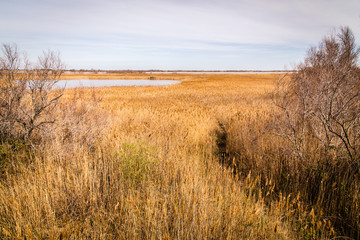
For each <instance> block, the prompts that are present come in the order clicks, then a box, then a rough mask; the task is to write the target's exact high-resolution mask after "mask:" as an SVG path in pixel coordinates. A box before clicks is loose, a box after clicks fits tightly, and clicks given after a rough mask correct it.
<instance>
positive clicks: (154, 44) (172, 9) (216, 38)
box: [0, 0, 360, 66]
mask: <svg viewBox="0 0 360 240" xmlns="http://www.w3.org/2000/svg"><path fill="white" fill-rule="evenodd" d="M2 5H3V6H2V8H1V9H0V32H1V35H2V39H3V41H12V42H18V43H19V44H22V43H24V44H25V45H27V46H26V47H30V48H48V47H52V48H53V47H55V48H60V49H61V50H62V51H65V53H66V55H67V56H69V58H71V56H73V57H74V59H75V58H76V59H78V61H81V56H79V55H77V56H75V53H76V52H78V53H81V54H84V53H86V51H87V54H86V57H87V59H89V56H90V55H91V53H92V52H93V53H96V54H97V55H96V54H95V55H96V56H99V54H98V51H100V50H99V49H102V51H103V54H101V55H102V56H103V57H104V58H106V56H108V58H111V59H115V58H116V57H117V55H115V54H118V55H121V54H124V55H126V56H127V57H128V58H129V59H130V58H139V57H141V56H143V58H144V59H145V58H146V56H148V55H149V54H150V53H158V54H160V53H161V52H163V53H166V54H171V51H173V52H174V53H173V56H174V58H175V57H178V51H193V54H198V55H199V54H200V55H199V56H196V59H198V60H201V59H205V58H207V57H208V56H206V52H208V53H209V54H210V53H211V54H218V55H217V56H221V55H220V54H224V55H226V56H229V55H231V54H229V53H231V52H232V51H233V52H235V53H238V54H239V55H240V53H242V52H252V53H254V52H255V51H256V49H257V48H259V49H261V50H262V51H263V52H266V49H268V51H270V52H274V51H279V54H282V55H283V56H289V57H291V56H293V55H295V53H296V54H299V52H300V49H303V50H302V51H305V50H306V48H307V47H308V46H309V45H310V44H316V43H317V42H318V41H320V40H321V38H322V37H323V36H324V35H325V34H327V33H329V31H330V30H331V29H332V28H333V27H337V26H344V25H347V26H350V27H351V28H352V30H353V31H354V33H355V35H356V37H357V39H358V40H359V39H360V10H359V9H360V1H358V0H347V1H342V0H302V1H297V0H288V1H285V0H272V1H269V0H192V1H190V0H182V1H177V0H152V1H149V0H122V1H115V0H87V1H85V0H63V1H56V0H33V1H27V0H12V1H6V2H5V3H3V4H2ZM281 46H282V48H281ZM285 47H286V48H287V49H285ZM77 49H82V50H77ZM85 49H87V50H85ZM70 50H71V51H72V52H73V55H72V54H71V53H70ZM67 51H69V53H67ZM286 51H290V52H291V51H292V52H293V53H294V54H286ZM131 54H133V55H131ZM188 54H190V53H188ZM201 54H203V55H201ZM194 58H195V57H194ZM229 59H230V58H228V61H230V60H229ZM237 60H239V59H237ZM293 60H294V59H289V62H290V61H293ZM161 61H164V60H161V59H159V63H158V65H159V66H161V64H164V62H161ZM174 61H176V59H175V60H174ZM234 61H235V59H234ZM244 61H245V60H244ZM280 64H281V65H284V64H286V63H278V65H280ZM229 65H231V64H230V62H229Z"/></svg>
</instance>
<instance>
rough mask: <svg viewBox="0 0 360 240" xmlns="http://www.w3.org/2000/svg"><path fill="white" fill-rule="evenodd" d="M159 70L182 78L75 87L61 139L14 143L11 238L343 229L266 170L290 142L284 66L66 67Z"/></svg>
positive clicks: (7, 220)
mask: <svg viewBox="0 0 360 240" xmlns="http://www.w3.org/2000/svg"><path fill="white" fill-rule="evenodd" d="M150 77H153V78H155V79H175V80H180V81H181V82H182V83H181V84H178V85H172V86H165V87H104V88H96V89H90V88H85V89H68V90H66V91H65V95H64V97H63V98H62V105H61V106H62V107H63V108H62V109H59V110H58V112H57V113H56V114H58V116H59V119H68V118H65V117H64V118H62V116H65V115H66V114H65V113H68V114H70V115H71V116H72V118H71V120H68V121H69V122H65V123H64V121H63V122H62V124H57V125H56V127H53V129H52V132H53V134H52V137H51V138H49V139H51V141H50V140H49V141H48V142H47V143H44V144H42V146H41V147H39V149H38V150H37V151H29V150H26V149H25V150H22V148H21V146H20V147H18V148H17V149H16V150H9V149H7V148H6V146H2V149H1V151H2V153H1V154H2V156H3V157H2V158H6V159H8V162H7V163H6V167H2V169H3V170H2V173H1V174H2V175H1V181H0V238H2V239H23V238H24V239H25V238H26V239H321V238H324V239H326V238H330V237H332V236H333V234H334V229H333V227H332V224H331V222H330V220H329V219H328V218H325V217H323V216H322V215H321V213H320V211H316V210H314V209H312V208H311V207H310V208H309V207H307V205H305V204H303V203H302V201H301V196H300V195H298V194H297V193H291V192H290V193H289V192H284V193H286V194H283V193H282V192H281V191H280V190H277V189H278V186H277V185H276V184H273V183H272V182H271V181H272V179H267V180H266V179H265V178H260V177H261V174H264V172H263V171H265V170H264V169H268V171H269V172H276V171H277V170H276V167H277V166H279V165H276V164H274V161H267V159H269V156H271V154H272V153H271V151H269V149H278V147H279V146H283V145H284V144H285V143H284V142H282V140H281V139H280V138H278V137H276V136H274V135H272V134H271V129H269V128H268V127H267V126H268V125H267V124H268V123H270V122H271V121H276V119H275V120H274V119H272V117H271V116H272V115H271V114H272V111H273V104H272V101H271V96H270V93H271V92H272V90H273V88H274V81H276V80H277V79H278V78H279V77H280V75H278V74H253V75H242V74H151V75H150V74H107V75H103V74H90V75H83V76H81V75H71V74H67V75H64V76H63V78H64V79H72V78H89V79H149V78H150ZM74 96H75V97H74ZM74 98H76V99H77V100H76V101H74V102H75V103H74V104H73V105H71V106H72V107H69V106H68V105H67V104H68V103H71V102H72V101H73V99H74ZM89 104H90V105H91V104H92V105H91V106H92V107H91V108H89V107H88V106H89ZM74 122H76V123H78V124H77V125H75V127H72V125H71V123H74ZM15 151H16V154H15V153H14V152H15ZM274 151H275V150H274ZM264 153H267V154H268V155H266V156H265V155H264ZM245 156H246V158H245ZM247 159H248V160H247ZM253 159H256V161H255V160H253ZM279 161H281V159H280V160H279ZM261 166H262V167H261ZM252 169H254V170H253V171H251V170H252ZM259 169H260V170H259ZM292 171H295V169H294V170H292ZM280 174H283V172H281V173H280ZM265 176H266V175H265ZM261 189H262V190H261ZM288 194H289V195H290V196H289V195H288Z"/></svg>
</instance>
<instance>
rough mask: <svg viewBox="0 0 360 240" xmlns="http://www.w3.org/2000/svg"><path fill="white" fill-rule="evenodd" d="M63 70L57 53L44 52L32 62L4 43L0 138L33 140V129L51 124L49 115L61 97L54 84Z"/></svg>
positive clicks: (0, 69)
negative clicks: (36, 60)
mask: <svg viewBox="0 0 360 240" xmlns="http://www.w3.org/2000/svg"><path fill="white" fill-rule="evenodd" d="M62 72H63V63H62V62H61V59H60V57H59V54H57V53H55V52H52V51H50V50H49V51H44V52H43V56H40V57H39V58H38V62H37V63H36V64H35V65H34V64H31V63H30V61H29V60H28V59H27V58H26V56H22V55H20V53H19V51H18V48H17V46H16V45H15V44H13V45H10V44H4V45H3V56H2V57H1V58H0V82H1V88H0V137H1V141H5V140H8V139H22V140H29V141H31V140H34V139H32V137H33V135H34V132H36V131H37V130H39V129H41V128H42V127H43V126H45V125H47V124H51V123H54V122H55V121H56V119H55V118H52V117H50V116H51V114H50V113H51V112H52V111H53V110H54V108H55V107H56V105H57V103H58V100H59V99H60V97H61V96H62V91H61V90H59V91H54V90H53V87H54V85H55V84H56V82H57V81H58V79H59V78H60V76H61V74H62Z"/></svg>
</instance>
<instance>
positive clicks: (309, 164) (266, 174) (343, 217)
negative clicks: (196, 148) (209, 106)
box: [225, 28, 360, 239]
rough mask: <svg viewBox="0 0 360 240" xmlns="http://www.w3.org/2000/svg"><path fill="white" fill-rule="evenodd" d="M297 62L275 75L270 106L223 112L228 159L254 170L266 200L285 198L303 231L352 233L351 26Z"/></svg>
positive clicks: (355, 192)
mask: <svg viewBox="0 0 360 240" xmlns="http://www.w3.org/2000/svg"><path fill="white" fill-rule="evenodd" d="M296 70H297V72H295V73H292V74H288V75H285V76H283V77H282V78H281V79H280V80H279V81H278V82H277V83H276V85H275V90H274V92H273V94H272V99H273V102H274V103H275V104H274V106H273V107H271V106H269V108H267V109H266V110H264V111H262V113H260V114H259V113H256V112H254V113H252V114H250V115H249V114H240V115H235V116H232V117H230V118H228V119H227V121H226V124H225V126H226V131H227V134H228V136H229V139H228V145H229V146H228V147H227V148H228V151H229V163H230V164H229V165H231V166H232V167H234V168H235V169H236V171H237V172H239V173H240V174H242V175H245V176H246V175H247V174H248V173H249V171H251V173H252V175H253V176H255V177H259V187H261V189H262V191H263V193H264V194H265V195H268V199H267V200H266V202H267V203H268V204H269V205H271V204H272V202H273V201H274V200H276V201H282V202H284V201H285V203H286V202H288V203H289V204H290V203H291V204H290V205H292V209H291V208H289V212H290V213H289V215H290V216H293V217H294V219H296V218H298V221H297V222H295V227H297V228H298V229H299V232H302V233H303V237H304V238H308V239H317V238H320V237H324V236H325V237H330V236H331V235H332V234H333V231H334V229H335V230H336V232H337V233H336V234H338V235H340V236H341V235H346V236H349V237H353V238H359V237H360V235H359V234H360V226H359V224H358V223H359V221H360V214H359V212H360V209H359V206H360V197H359V196H360V192H359V186H360V182H359V179H360V172H359V160H360V159H359V146H360V139H359V137H360V88H359V85H360V75H359V48H357V47H356V44H355V39H354V36H353V34H352V32H351V31H350V30H349V28H341V29H340V30H339V32H337V33H335V34H332V35H331V36H329V37H326V38H324V40H323V41H322V42H321V43H320V44H319V46H318V47H313V48H311V49H310V50H309V52H308V54H307V57H306V58H305V60H304V62H303V63H301V64H299V65H298V67H297V69H296ZM264 106H266V105H264ZM281 199H284V200H281ZM291 212H292V213H293V214H292V213H291ZM325 222H326V224H324V223H325Z"/></svg>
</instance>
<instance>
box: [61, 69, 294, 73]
mask: <svg viewBox="0 0 360 240" xmlns="http://www.w3.org/2000/svg"><path fill="white" fill-rule="evenodd" d="M65 72H66V73H150V74H151V73H190V74H191V73H204V74H212V73H217V74H221V73H223V74H229V73H233V74H236V73H238V74H241V73H243V74H244V73H249V74H251V73H293V72H296V71H295V70H153V69H151V70H100V69H99V70H93V69H91V70H86V69H79V70H77V69H70V70H65Z"/></svg>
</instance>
